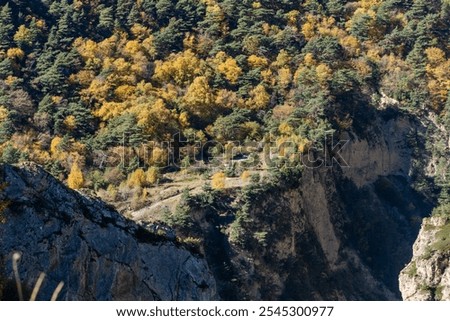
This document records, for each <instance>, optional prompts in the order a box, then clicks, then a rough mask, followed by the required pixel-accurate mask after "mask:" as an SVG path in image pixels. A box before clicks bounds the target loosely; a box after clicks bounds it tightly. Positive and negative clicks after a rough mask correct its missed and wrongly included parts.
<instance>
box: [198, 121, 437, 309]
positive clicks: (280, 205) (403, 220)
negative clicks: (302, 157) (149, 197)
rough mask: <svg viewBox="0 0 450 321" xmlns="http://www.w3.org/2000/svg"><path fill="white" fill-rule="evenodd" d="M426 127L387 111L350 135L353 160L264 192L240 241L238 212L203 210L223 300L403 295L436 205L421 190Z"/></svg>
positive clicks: (347, 157)
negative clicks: (415, 184) (415, 183)
mask: <svg viewBox="0 0 450 321" xmlns="http://www.w3.org/2000/svg"><path fill="white" fill-rule="evenodd" d="M418 128H420V125H419V124H417V123H415V120H414V119H411V118H409V117H406V116H402V115H398V114H397V115H394V114H392V115H390V114H389V113H388V112H383V113H382V114H381V116H379V117H378V118H377V117H374V118H373V121H372V123H371V125H368V126H367V127H366V129H365V130H366V131H365V132H363V131H359V132H357V131H349V132H348V133H346V134H345V135H343V137H342V138H348V139H350V143H349V144H347V145H346V147H345V148H344V150H343V152H342V156H343V158H344V159H345V160H346V161H347V163H348V165H349V166H348V167H346V168H341V167H339V166H334V167H331V168H320V169H305V170H304V171H303V173H302V177H301V178H300V179H299V181H298V182H295V183H294V184H293V185H290V186H284V187H283V184H281V185H280V186H282V187H280V186H278V187H275V188H271V189H269V190H263V191H261V193H259V194H258V193H254V196H253V197H252V202H251V204H250V207H249V208H250V209H249V218H248V220H247V222H244V223H242V229H243V232H242V233H241V237H240V240H239V242H237V243H236V242H230V240H229V237H228V235H229V234H230V233H232V229H233V227H232V225H231V226H230V225H227V223H226V222H227V220H228V222H229V221H232V220H234V219H235V217H234V214H233V213H231V214H230V213H229V212H227V211H226V210H217V209H216V208H209V209H199V210H198V212H197V213H196V219H197V223H198V225H199V226H200V227H201V228H202V230H203V233H204V235H205V236H206V237H205V239H206V244H205V253H206V256H207V260H208V263H209V264H210V266H211V269H212V271H213V272H214V274H215V277H216V280H217V282H218V287H219V292H220V294H221V296H222V297H223V298H226V299H264V300H277V299H287V300H331V299H333V300H400V299H401V295H400V291H399V284H398V275H399V272H400V270H401V269H402V268H403V267H404V266H405V265H406V264H407V263H408V262H409V260H410V258H411V255H412V244H413V242H414V240H415V239H416V236H417V233H418V230H419V228H420V222H421V219H422V217H423V216H425V215H428V214H429V213H430V210H431V208H432V206H433V204H431V203H429V202H428V201H427V200H426V199H425V197H424V195H421V194H419V193H417V192H416V191H415V190H414V189H413V188H412V186H411V185H412V182H411V173H412V168H413V166H412V164H411V159H412V158H413V150H414V148H413V146H412V145H411V139H412V140H413V141H415V143H417V140H418V139H419V138H418V133H417V131H418ZM280 183H282V182H280ZM256 188H257V187H254V189H256ZM239 197H240V196H237V197H236V199H239ZM224 222H225V223H224ZM224 225H225V226H228V232H226V233H223V231H224V229H225V228H224ZM215 226H219V227H220V229H219V228H216V227H215ZM217 248H221V249H223V250H222V251H220V253H218V251H217V250H216V249H217Z"/></svg>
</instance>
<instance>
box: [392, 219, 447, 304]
mask: <svg viewBox="0 0 450 321" xmlns="http://www.w3.org/2000/svg"><path fill="white" fill-rule="evenodd" d="M449 263H450V221H449V219H448V218H443V217H431V218H427V219H424V221H423V223H422V228H421V230H420V233H419V236H418V237H417V240H416V242H415V243H414V247H413V258H412V260H411V262H410V263H409V264H408V265H407V266H406V267H405V268H404V269H403V270H402V272H401V274H400V291H401V292H402V297H403V299H404V300H410V301H424V300H426V301H430V300H433V301H434V300H436V301H440V300H450V264H449Z"/></svg>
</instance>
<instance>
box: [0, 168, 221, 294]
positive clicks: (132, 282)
mask: <svg viewBox="0 0 450 321" xmlns="http://www.w3.org/2000/svg"><path fill="white" fill-rule="evenodd" d="M0 185H1V186H2V191H0V201H1V202H2V204H4V205H5V206H4V207H5V208H6V209H4V210H3V212H2V213H1V215H2V222H3V223H2V224H0V259H1V262H2V265H3V271H2V275H3V279H4V280H5V279H6V280H11V279H12V276H13V271H12V266H11V257H12V254H13V253H14V252H19V253H21V254H22V259H21V261H20V263H19V273H20V276H21V280H22V283H23V287H24V289H25V292H29V290H30V289H32V288H33V286H34V284H35V282H36V280H37V278H38V275H39V274H40V272H45V273H46V274H47V277H46V279H45V280H44V283H43V285H42V287H41V290H40V292H39V295H38V299H42V300H48V299H50V297H51V295H52V292H53V290H54V289H55V287H56V286H57V284H58V283H59V282H60V281H63V282H64V284H65V285H64V287H63V289H62V292H61V294H60V299H62V300H211V299H216V298H218V296H217V292H216V285H215V280H214V278H213V276H212V274H211V272H210V271H209V268H208V265H207V264H206V261H205V260H204V259H202V258H201V257H198V256H196V255H193V254H192V253H190V252H189V251H187V250H186V249H184V248H182V247H181V246H179V245H176V244H174V243H173V242H171V241H168V240H166V239H165V237H164V236H158V235H155V234H152V233H151V232H149V231H147V230H145V229H144V228H142V227H141V226H139V225H137V224H135V223H133V222H131V221H129V220H126V219H124V218H123V217H122V216H121V215H120V214H118V213H117V212H116V211H115V210H114V209H112V208H110V207H108V206H107V205H106V204H104V203H103V202H101V201H99V200H96V199H91V198H88V197H86V196H83V195H82V194H80V193H78V192H75V191H72V190H69V189H67V188H66V187H65V186H63V185H62V184H61V183H60V182H58V181H57V180H56V179H54V178H53V177H52V176H51V175H49V174H48V173H47V172H45V171H44V170H43V169H42V168H41V167H38V166H36V165H33V164H26V165H24V166H22V167H13V166H7V165H1V166H0ZM3 295H4V299H15V298H16V291H15V288H14V286H12V284H11V282H6V285H5V288H4V291H3Z"/></svg>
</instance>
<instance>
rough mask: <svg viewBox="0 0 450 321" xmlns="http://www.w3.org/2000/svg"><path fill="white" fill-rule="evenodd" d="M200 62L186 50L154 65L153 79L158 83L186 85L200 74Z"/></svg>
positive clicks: (190, 51)
mask: <svg viewBox="0 0 450 321" xmlns="http://www.w3.org/2000/svg"><path fill="white" fill-rule="evenodd" d="M202 66H203V64H202V62H201V61H200V59H198V58H197V56H196V55H195V54H194V53H193V52H192V50H190V49H188V50H186V51H183V52H181V53H178V54H171V55H170V57H169V58H168V59H167V60H166V61H164V62H162V61H157V62H156V63H155V73H154V75H153V78H154V79H155V80H157V81H159V82H162V83H167V82H169V81H174V82H175V83H176V84H177V85H187V84H188V83H190V82H192V81H193V80H194V78H195V77H197V76H199V75H200V74H201V72H202Z"/></svg>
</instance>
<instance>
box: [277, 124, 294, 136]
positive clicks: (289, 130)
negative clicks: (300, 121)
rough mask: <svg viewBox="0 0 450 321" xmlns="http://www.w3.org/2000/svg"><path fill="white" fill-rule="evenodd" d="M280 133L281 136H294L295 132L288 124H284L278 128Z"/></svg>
mask: <svg viewBox="0 0 450 321" xmlns="http://www.w3.org/2000/svg"><path fill="white" fill-rule="evenodd" d="M278 131H279V132H280V134H281V135H288V136H289V135H292V134H293V132H294V128H292V126H291V125H289V124H288V123H286V122H282V123H281V124H280V126H278Z"/></svg>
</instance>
